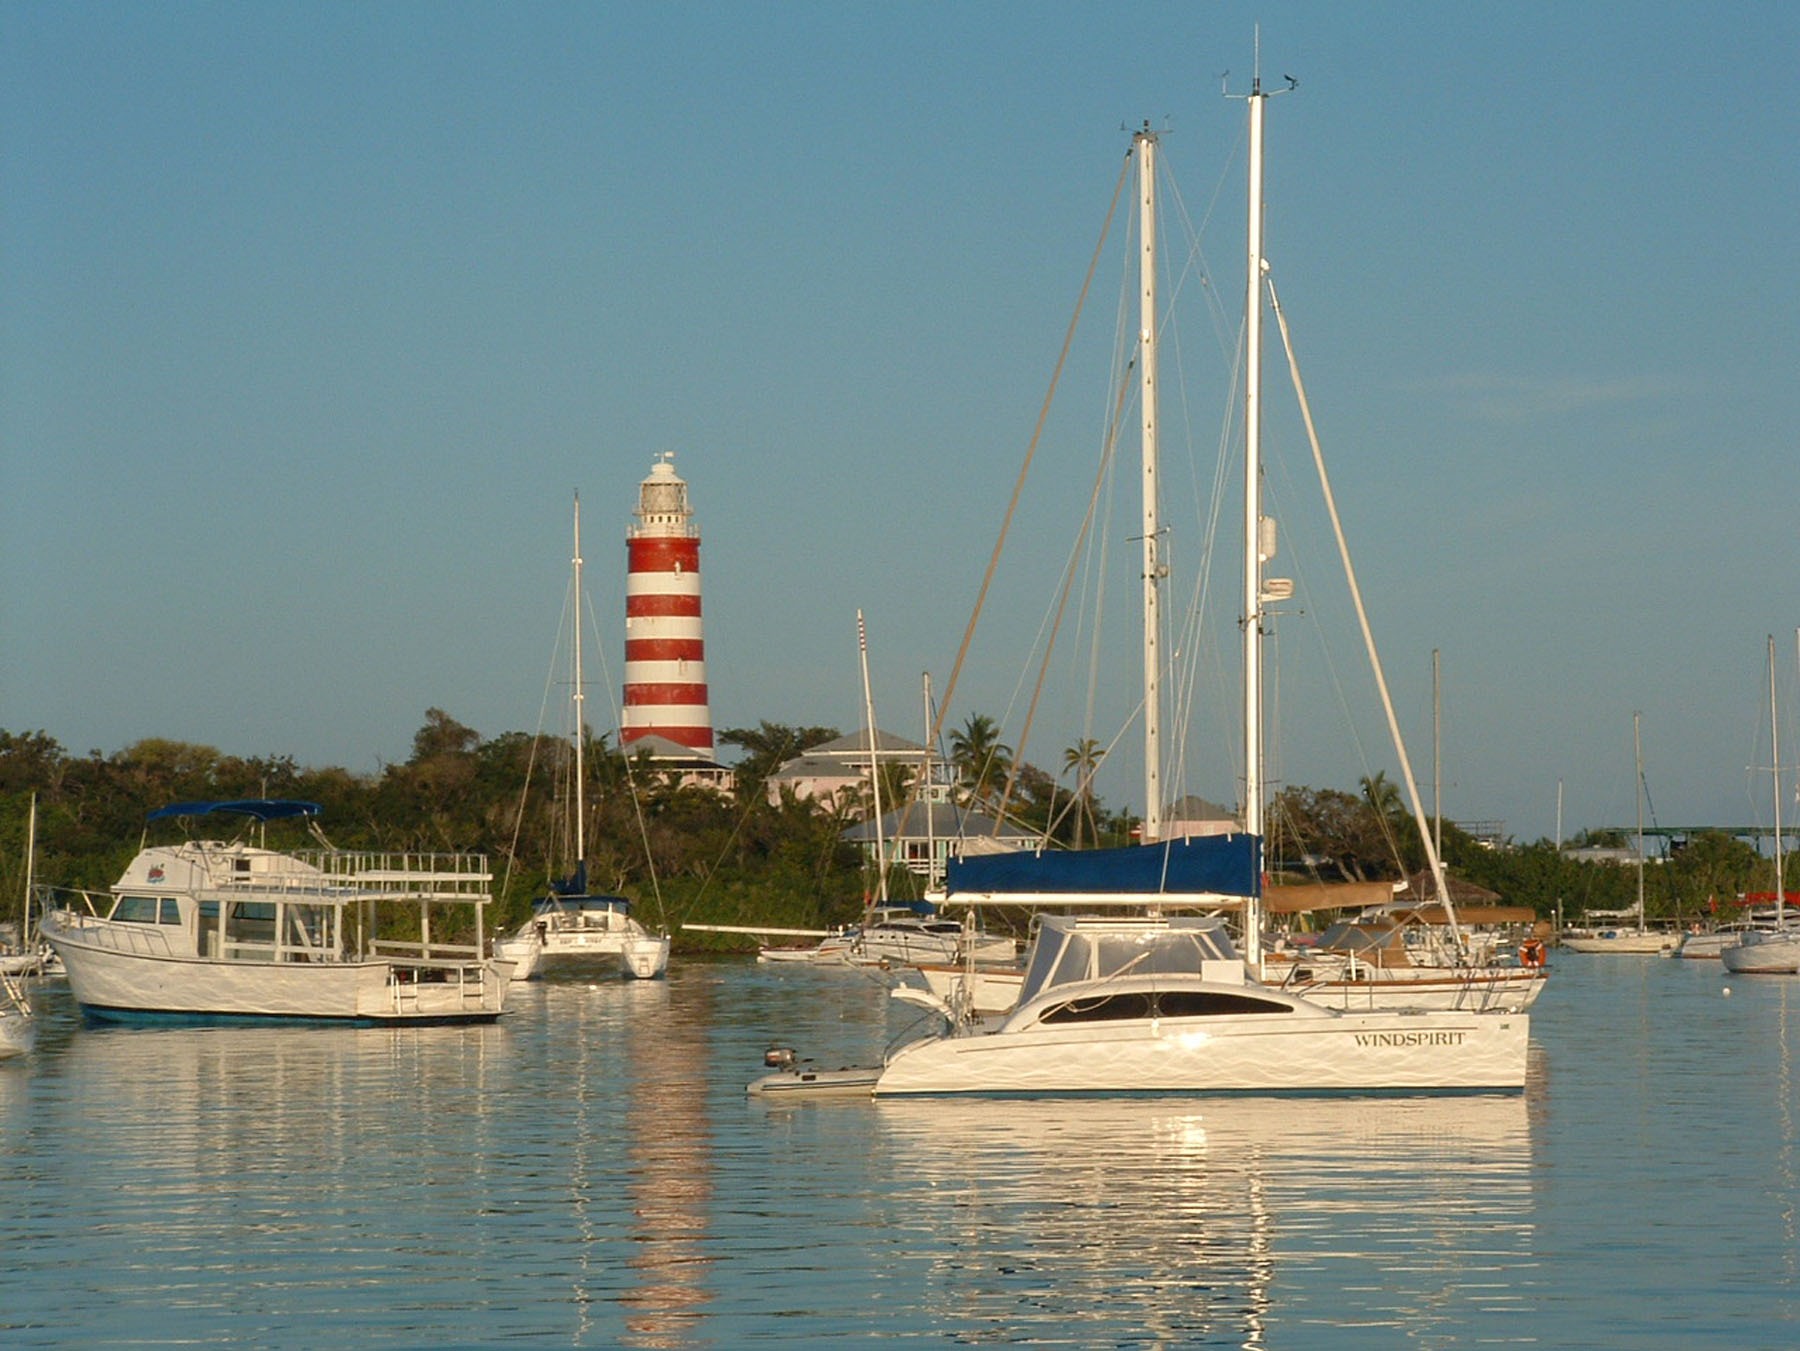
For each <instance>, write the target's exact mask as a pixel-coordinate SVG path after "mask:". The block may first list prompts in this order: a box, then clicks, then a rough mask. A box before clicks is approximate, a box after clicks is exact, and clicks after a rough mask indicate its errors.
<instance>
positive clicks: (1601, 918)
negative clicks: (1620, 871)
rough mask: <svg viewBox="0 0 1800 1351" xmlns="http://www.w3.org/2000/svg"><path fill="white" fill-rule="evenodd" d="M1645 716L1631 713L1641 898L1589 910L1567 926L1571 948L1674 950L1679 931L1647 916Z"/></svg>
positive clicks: (1641, 952) (1640, 953) (1627, 952)
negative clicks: (1650, 921)
mask: <svg viewBox="0 0 1800 1351" xmlns="http://www.w3.org/2000/svg"><path fill="white" fill-rule="evenodd" d="M1641 724H1642V716H1641V715H1640V714H1637V713H1633V714H1632V715H1631V742H1632V746H1633V748H1634V750H1635V751H1636V753H1637V901H1636V903H1635V904H1633V905H1631V906H1629V907H1627V908H1626V909H1624V910H1597V911H1591V912H1589V913H1588V914H1587V915H1586V916H1585V917H1584V918H1585V919H1586V921H1587V922H1586V923H1584V924H1582V925H1581V926H1579V927H1576V928H1570V929H1565V930H1564V931H1563V933H1562V937H1561V940H1560V941H1561V943H1562V945H1563V946H1564V947H1565V948H1567V949H1568V950H1569V951H1570V952H1589V953H1594V952H1601V953H1616V954H1620V955H1624V956H1637V957H1654V956H1656V955H1657V954H1658V953H1661V952H1669V951H1673V950H1674V948H1675V946H1676V944H1677V943H1678V942H1679V941H1680V938H1679V935H1677V934H1676V933H1674V932H1672V931H1671V930H1669V929H1667V928H1652V927H1651V926H1650V925H1648V924H1647V923H1645V920H1644V738H1643V732H1642V726H1641Z"/></svg>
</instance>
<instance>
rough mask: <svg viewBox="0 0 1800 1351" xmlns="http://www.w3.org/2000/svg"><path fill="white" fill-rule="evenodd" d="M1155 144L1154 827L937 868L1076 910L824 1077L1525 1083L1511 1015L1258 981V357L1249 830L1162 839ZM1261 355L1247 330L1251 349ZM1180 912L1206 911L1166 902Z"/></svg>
mask: <svg viewBox="0 0 1800 1351" xmlns="http://www.w3.org/2000/svg"><path fill="white" fill-rule="evenodd" d="M1265 98H1266V95H1265V94H1264V93H1263V92H1262V90H1261V88H1260V84H1259V85H1258V86H1257V87H1255V88H1253V90H1252V93H1251V94H1250V96H1249V106H1250V119H1251V133H1250V145H1251V163H1250V243H1249V278H1248V281H1249V284H1248V288H1247V302H1248V305H1249V316H1248V322H1249V323H1250V324H1251V334H1252V337H1253V338H1254V335H1255V333H1256V318H1255V316H1256V315H1258V314H1259V313H1260V303H1261V301H1260V292H1261V277H1262V274H1263V266H1262V260H1261V243H1262V212H1261V196H1262V191H1261V183H1262V112H1263V102H1264V99H1265ZM1156 151H1157V138H1156V135H1155V134H1154V133H1153V132H1152V131H1151V130H1150V129H1149V128H1148V126H1146V127H1145V128H1144V129H1143V130H1141V131H1139V132H1138V133H1136V134H1135V135H1134V136H1133V138H1132V153H1133V155H1134V156H1135V157H1136V160H1137V168H1138V189H1139V191H1138V203H1139V211H1140V222H1141V233H1140V246H1139V256H1140V268H1141V273H1140V276H1141V285H1140V293H1141V297H1142V316H1143V322H1142V325H1141V328H1140V331H1139V336H1138V349H1139V350H1138V353H1137V360H1138V369H1139V372H1140V380H1141V386H1140V399H1141V400H1142V402H1143V405H1144V407H1143V429H1144V432H1143V441H1144V456H1145V469H1144V497H1145V504H1144V531H1143V540H1144V661H1145V667H1146V671H1145V701H1146V702H1145V725H1146V751H1145V755H1146V768H1145V775H1146V790H1147V793H1148V800H1147V802H1148V805H1147V811H1146V818H1145V826H1144V835H1145V839H1146V843H1144V844H1143V845H1140V846H1136V847H1133V848H1131V849H1126V850H1102V851H1089V852H1085V853H1058V854H1049V853H1046V854H1039V855H1013V856H987V857H981V856H977V857H972V858H965V859H961V860H958V861H956V862H954V863H953V864H952V866H951V871H950V875H949V879H948V885H949V889H950V893H951V894H950V896H949V898H948V899H949V901H950V902H952V903H960V904H964V905H971V906H979V905H983V904H989V903H1004V904H1014V905H1016V904H1020V903H1027V904H1034V905H1039V906H1048V905H1058V906H1063V907H1066V908H1068V909H1071V910H1076V911H1080V912H1082V913H1079V914H1067V915H1049V914H1040V916H1039V918H1038V920H1037V921H1036V932H1035V935H1034V937H1033V940H1032V946H1031V949H1030V952H1029V953H1028V955H1027V959H1026V969H1025V973H1024V976H1023V978H1022V983H1021V989H1020V994H1019V998H1018V1002H1017V1004H1016V1006H1015V1007H1014V1008H1013V1009H1012V1011H1011V1012H1010V1013H1008V1014H1006V1015H1005V1017H1004V1018H1003V1019H1001V1020H1000V1021H999V1022H998V1024H997V1025H993V1024H990V1023H987V1022H984V1021H982V1020H978V1019H975V1018H972V1017H969V1016H967V1015H966V1013H965V1011H964V1010H963V1009H960V1008H958V1007H957V1006H955V1005H954V1004H952V1003H951V1002H949V1001H945V1000H942V999H938V998H935V997H934V996H932V995H930V994H928V993H926V992H923V991H919V990H915V989H901V990H897V991H895V992H894V993H895V994H896V996H898V997H901V998H905V999H908V1000H910V1001H912V1002H915V1003H921V1004H925V1005H928V1006H933V1007H936V1008H938V1009H939V1011H941V1012H943V1013H944V1014H946V1015H947V1017H946V1022H947V1024H948V1025H947V1027H946V1028H945V1029H944V1030H943V1031H942V1032H940V1033H937V1034H935V1035H927V1036H924V1037H921V1038H919V1039H917V1040H915V1041H912V1042H910V1043H908V1044H906V1045H904V1046H902V1047H900V1048H899V1049H898V1050H896V1051H895V1052H893V1053H892V1054H891V1055H890V1056H889V1057H888V1058H887V1060H886V1062H885V1064H884V1065H883V1066H882V1067H881V1068H880V1070H879V1072H878V1073H873V1072H869V1071H859V1072H845V1073H844V1075H843V1076H840V1079H839V1080H837V1081H834V1082H832V1083H830V1084H829V1085H821V1087H825V1088H829V1089H830V1090H832V1091H846V1090H849V1091H872V1092H873V1093H874V1094H876V1095H878V1096H890V1095H940V1094H984V1093H1008V1094H1027V1095H1028V1094H1037V1093H1080V1092H1093V1093H1118V1092H1212V1091H1286V1092H1334V1091H1341V1090H1351V1091H1371V1090H1394V1089H1408V1090H1428V1089H1455V1090H1496V1089H1499V1090H1506V1089H1518V1088H1521V1087H1523V1085H1524V1077H1525V1055H1526V1046H1527V1041H1528V1034H1529V1020H1528V1018H1527V1016H1526V1015H1524V1014H1523V1013H1504V1012H1474V1011H1457V1012H1426V1011H1416V1010H1414V1011H1407V1012H1398V1011H1389V1010H1373V1011H1365V1012H1356V1013H1350V1012H1343V1011H1340V1010H1337V1009H1332V1008H1329V1007H1327V1006H1326V1005H1324V1004H1322V1003H1318V1002H1315V1001H1313V1000H1311V999H1306V998H1301V997H1299V996H1298V995H1295V994H1291V993H1288V992H1286V991H1281V990H1277V989H1272V988H1270V987H1268V986H1265V985H1262V984H1261V983H1259V982H1258V981H1257V980H1255V979H1254V976H1255V975H1256V974H1258V973H1260V970H1261V964H1262V952H1261V915H1260V910H1261V906H1260V902H1261V894H1262V886H1261V860H1262V823H1263V822H1262V804H1261V795H1262V786H1261V782H1260V770H1261V749H1262V734H1263V717H1262V704H1261V641H1262V632H1261V630H1262V607H1263V606H1264V605H1265V604H1266V603H1267V602H1268V601H1269V600H1270V599H1271V597H1270V596H1269V595H1268V594H1267V592H1266V590H1265V587H1264V585H1263V579H1262V576H1261V560H1260V558H1259V552H1258V551H1259V545H1260V544H1261V543H1262V541H1263V539H1264V526H1263V522H1262V514H1261V509H1260V466H1259V464H1258V463H1257V446H1256V437H1257V436H1258V435H1259V429H1258V425H1257V420H1256V415H1255V413H1254V411H1253V410H1254V409H1255V407H1256V406H1257V401H1258V399H1259V397H1260V395H1259V390H1258V387H1257V383H1256V381H1257V376H1256V375H1255V374H1252V375H1251V376H1250V380H1249V384H1248V386H1247V390H1246V395H1247V400H1248V404H1247V416H1246V437H1247V445H1246V460H1247V462H1248V463H1247V467H1246V478H1245V482H1246V490H1245V559H1246V561H1245V611H1244V615H1243V621H1244V622H1243V631H1244V646H1243V665H1244V672H1243V679H1244V722H1243V731H1244V742H1245V746H1244V750H1245V765H1246V778H1247V783H1246V792H1245V820H1244V825H1245V830H1244V832H1243V833H1242V834H1238V835H1228V836H1214V837H1202V838H1196V839H1187V840H1180V841H1177V840H1163V839H1160V838H1159V836H1160V834H1161V830H1160V803H1161V800H1162V788H1161V784H1160V782H1159V765H1160V752H1159V749H1158V747H1157V745H1156V737H1157V735H1158V731H1159V727H1160V714H1159V712H1158V711H1157V707H1156V704H1157V699H1158V692H1157V677H1156V668H1157V667H1158V665H1159V664H1160V655H1159V652H1158V643H1157V620H1156V614H1157V606H1158V588H1159V586H1160V582H1161V577H1162V572H1163V569H1162V565H1161V561H1160V559H1159V557H1158V546H1159V538H1160V530H1159V523H1158V521H1157V512H1156V492H1157V487H1156V468H1155V426H1156V413H1155V400H1156V387H1155V370H1156V365H1155V358H1154V343H1155V337H1156V331H1157V320H1156V310H1155V297H1156V287H1155V172H1156ZM1256 365H1257V362H1256V358H1255V355H1254V347H1253V348H1252V354H1251V358H1250V360H1249V361H1248V362H1247V366H1248V367H1250V368H1251V369H1252V370H1254V368H1255V366H1256ZM1409 777H1410V771H1409ZM1434 868H1435V857H1434ZM1445 899H1446V901H1447V897H1446V898H1445ZM1176 909H1203V910H1207V911H1211V912H1212V913H1211V914H1209V915H1200V916H1196V915H1176V914H1173V913H1171V912H1172V911H1173V910H1176ZM1231 910H1236V911H1237V912H1238V913H1239V915H1240V916H1241V924H1240V930H1239V931H1240V933H1241V935H1242V939H1241V941H1242V948H1241V950H1240V949H1239V947H1238V946H1237V945H1236V944H1234V943H1233V940H1232V937H1231V934H1230V932H1229V930H1228V929H1227V927H1226V923H1225V920H1224V919H1222V918H1220V914H1221V913H1223V912H1227V911H1231ZM817 1078H818V1076H816V1075H815V1082H816V1081H817ZM750 1089H751V1091H752V1092H754V1093H773V1094H779V1093H786V1092H793V1091H797V1090H803V1084H802V1082H801V1080H800V1078H799V1076H798V1075H797V1073H796V1072H795V1071H794V1070H793V1069H791V1068H789V1069H785V1070H780V1071H778V1072H777V1073H775V1074H772V1075H767V1076H764V1078H762V1079H760V1080H758V1081H756V1082H755V1083H753V1084H752V1085H751V1086H750Z"/></svg>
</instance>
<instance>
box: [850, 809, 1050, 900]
mask: <svg viewBox="0 0 1800 1351" xmlns="http://www.w3.org/2000/svg"><path fill="white" fill-rule="evenodd" d="M839 838H840V839H842V840H844V841H846V842H847V843H850V844H854V845H856V846H857V847H858V848H859V849H861V850H862V852H863V856H864V857H865V858H867V859H868V860H869V861H870V862H871V863H873V862H874V861H875V853H876V850H877V848H879V849H880V851H881V856H882V857H883V858H885V859H887V860H888V862H889V863H899V864H903V865H905V866H906V867H907V868H909V869H911V870H912V871H913V872H915V873H917V874H918V875H919V876H921V877H923V878H925V880H926V883H927V884H928V885H933V886H935V885H936V884H937V883H939V882H941V881H942V880H943V878H944V871H945V866H946V864H947V863H948V862H949V860H950V859H952V858H960V857H961V856H962V855H964V854H976V853H982V854H991V853H996V852H999V851H1010V850H1015V849H1032V848H1035V847H1036V846H1037V845H1038V844H1039V843H1040V842H1041V841H1040V839H1039V836H1038V834H1037V832H1036V831H1034V830H1031V829H1029V828H1027V827H1024V826H1021V825H1019V824H1017V823H1016V822H997V821H996V820H995V819H994V817H993V816H992V815H990V814H989V813H987V812H984V811H979V810H977V809H976V808H974V807H970V806H964V805H960V804H958V803H955V802H951V801H948V800H947V795H945V794H941V793H940V796H939V797H938V798H937V800H934V801H929V802H916V801H912V802H907V803H905V804H903V805H902V806H900V807H898V808H896V809H895V810H893V811H890V812H883V813H882V815H881V825H880V829H879V830H877V828H876V824H875V822H873V821H858V822H857V823H856V824H855V825H853V826H851V827H849V828H848V829H847V830H845V831H844V832H843V833H842V834H841V835H840V836H839Z"/></svg>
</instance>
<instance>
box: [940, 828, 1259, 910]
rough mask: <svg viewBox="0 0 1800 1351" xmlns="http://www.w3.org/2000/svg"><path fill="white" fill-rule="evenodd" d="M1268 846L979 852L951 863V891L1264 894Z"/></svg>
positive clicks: (1231, 841) (1191, 843) (1199, 841)
mask: <svg viewBox="0 0 1800 1351" xmlns="http://www.w3.org/2000/svg"><path fill="white" fill-rule="evenodd" d="M1261 879H1262V840H1261V839H1260V838H1259V837H1257V836H1255V835H1246V834H1237V835H1196V836H1194V837H1192V838H1190V839H1182V840H1164V841H1162V842H1161V843H1159V844H1136V845H1130V846H1128V847H1126V848H1124V849H1080V850H1065V851H1057V852H1049V853H1013V854H976V855H973V856H972V857H969V858H960V859H951V860H950V870H949V873H948V875H947V878H946V885H947V886H948V889H949V890H950V891H951V892H972V891H979V892H1008V891H1021V892H1052V893H1064V892H1071V893H1074V892H1133V893H1137V892H1141V893H1144V894H1146V895H1157V894H1164V893H1187V894H1191V893H1194V892H1216V893H1218V894H1220V895H1224V896H1260V895H1261V894H1262V887H1261V885H1260V883H1261Z"/></svg>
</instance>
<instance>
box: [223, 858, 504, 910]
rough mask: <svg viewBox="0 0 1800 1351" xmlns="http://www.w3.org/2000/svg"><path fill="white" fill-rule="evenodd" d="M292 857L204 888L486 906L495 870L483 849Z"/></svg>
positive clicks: (274, 896)
mask: <svg viewBox="0 0 1800 1351" xmlns="http://www.w3.org/2000/svg"><path fill="white" fill-rule="evenodd" d="M291 857H292V858H294V859H295V860H297V861H298V862H299V863H301V864H302V865H303V866H302V867H300V868H296V869H293V870H291V871H289V870H283V871H279V872H273V871H272V872H258V873H245V874H241V875H238V876H234V877H232V878H231V879H230V880H229V881H228V882H227V883H226V884H225V885H223V886H217V887H211V888H207V889H206V892H207V893H208V894H210V893H214V892H218V893H229V894H231V895H233V896H239V897H250V896H254V897H257V898H266V899H270V900H303V901H308V902H313V903H317V904H326V905H345V904H350V903H352V902H357V901H412V902H435V903H439V904H471V905H485V904H487V902H488V901H490V900H491V899H492V891H491V888H492V884H493V880H494V875H493V873H492V872H491V871H490V870H489V868H488V861H487V855H485V854H415V853H386V852H382V853H370V852H365V851H362V850H340V849H314V850H302V851H297V852H296V853H294V854H293V855H292V856H291Z"/></svg>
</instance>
